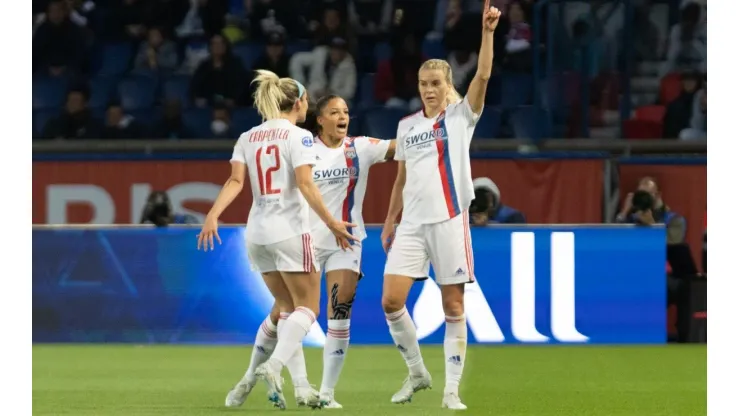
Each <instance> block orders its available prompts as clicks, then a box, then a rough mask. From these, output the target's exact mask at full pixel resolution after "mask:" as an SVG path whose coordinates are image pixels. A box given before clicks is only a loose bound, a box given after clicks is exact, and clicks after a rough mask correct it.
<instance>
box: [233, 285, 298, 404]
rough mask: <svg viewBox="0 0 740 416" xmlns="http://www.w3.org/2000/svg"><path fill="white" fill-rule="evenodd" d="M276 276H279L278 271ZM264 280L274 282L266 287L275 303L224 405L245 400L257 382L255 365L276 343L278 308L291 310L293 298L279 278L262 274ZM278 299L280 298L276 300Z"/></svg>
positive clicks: (269, 353)
mask: <svg viewBox="0 0 740 416" xmlns="http://www.w3.org/2000/svg"><path fill="white" fill-rule="evenodd" d="M273 273H277V276H278V277H279V273H278V272H273ZM263 278H264V279H265V281H268V280H269V281H270V282H274V284H273V286H272V287H268V288H269V290H270V292H271V293H273V296H275V299H276V301H275V303H274V304H273V306H272V310H270V314H269V315H268V316H267V318H265V320H264V321H263V322H262V325H260V328H259V329H258V330H257V336H256V337H255V341H254V348H253V349H252V357H251V359H250V361H249V368H248V369H247V371H246V373H245V374H244V377H242V379H241V380H239V382H238V383H237V384H236V385H235V386H234V388H232V389H231V391H229V394H227V395H226V407H238V406H241V405H242V404H244V401H246V400H247V397H248V396H249V393H250V392H251V391H252V389H253V388H254V386H255V385H256V384H257V376H256V375H255V370H256V369H257V367H258V366H259V365H260V364H262V363H264V362H266V361H267V360H268V359H269V358H270V355H271V354H272V351H273V350H274V349H275V345H276V344H277V335H278V329H277V322H278V318H279V316H280V310H281V309H283V310H292V309H293V300H292V299H291V297H290V293H289V292H288V288H287V287H286V286H285V284H283V282H282V280H281V279H268V277H267V276H263ZM278 299H280V300H278Z"/></svg>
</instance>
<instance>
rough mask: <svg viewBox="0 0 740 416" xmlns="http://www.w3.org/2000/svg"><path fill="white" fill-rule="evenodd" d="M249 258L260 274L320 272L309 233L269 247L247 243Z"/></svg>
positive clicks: (251, 265) (254, 268)
mask: <svg viewBox="0 0 740 416" xmlns="http://www.w3.org/2000/svg"><path fill="white" fill-rule="evenodd" d="M247 256H248V257H249V264H250V267H251V268H252V270H254V271H257V272H260V273H269V272H274V271H279V272H304V273H310V272H311V271H313V270H316V271H319V270H320V268H319V262H318V261H317V260H316V250H315V249H314V246H313V240H311V234H309V233H305V234H301V235H297V236H295V237H291V238H288V239H287V240H283V241H279V242H277V243H273V244H267V245H260V244H251V243H249V242H247Z"/></svg>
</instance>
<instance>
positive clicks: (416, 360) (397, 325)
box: [385, 306, 427, 376]
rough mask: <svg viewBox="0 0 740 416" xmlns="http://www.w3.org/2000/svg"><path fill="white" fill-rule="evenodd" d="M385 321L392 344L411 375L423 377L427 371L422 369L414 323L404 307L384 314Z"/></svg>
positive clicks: (424, 368)
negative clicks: (399, 353)
mask: <svg viewBox="0 0 740 416" xmlns="http://www.w3.org/2000/svg"><path fill="white" fill-rule="evenodd" d="M385 319H386V322H387V323H388V328H389V329H390V331H391V336H392V337H393V342H394V343H395V344H396V348H397V349H398V351H400V352H401V356H402V357H403V359H404V361H406V365H407V366H408V367H409V372H410V373H411V375H413V376H421V375H424V373H426V371H427V370H426V367H424V360H423V359H422V358H421V349H420V348H419V340H418V339H417V338H416V326H415V325H414V321H412V320H411V316H410V315H409V313H408V311H407V310H406V307H405V306H404V307H403V309H401V310H400V311H396V312H391V313H386V314H385Z"/></svg>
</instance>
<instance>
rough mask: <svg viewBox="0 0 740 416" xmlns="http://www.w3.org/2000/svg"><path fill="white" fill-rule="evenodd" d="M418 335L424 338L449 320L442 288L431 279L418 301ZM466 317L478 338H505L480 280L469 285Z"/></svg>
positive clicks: (500, 339) (467, 287)
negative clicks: (445, 311)
mask: <svg viewBox="0 0 740 416" xmlns="http://www.w3.org/2000/svg"><path fill="white" fill-rule="evenodd" d="M413 317H414V323H415V324H416V336H417V337H418V338H419V339H420V340H421V339H424V338H426V337H428V336H429V335H431V334H433V333H434V332H435V331H436V330H437V329H439V327H441V326H442V324H444V322H445V313H444V310H443V309H442V292H441V291H440V289H439V286H437V284H436V283H435V282H434V281H433V280H431V279H427V280H426V281H425V282H424V287H423V288H422V289H421V293H420V294H419V298H418V299H417V300H416V303H415V304H414V311H413ZM465 320H466V321H467V322H468V326H469V327H470V331H471V332H472V333H473V337H475V340H476V341H477V342H503V341H504V334H503V332H501V327H500V326H499V325H498V322H497V321H496V317H495V316H494V315H493V312H492V311H491V307H490V306H489V305H488V301H487V300H486V297H485V296H484V295H483V291H482V290H481V288H480V285H478V282H473V283H469V284H467V285H465Z"/></svg>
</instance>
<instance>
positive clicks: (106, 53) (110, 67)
mask: <svg viewBox="0 0 740 416" xmlns="http://www.w3.org/2000/svg"><path fill="white" fill-rule="evenodd" d="M132 54H133V50H132V48H131V44H129V43H109V44H106V45H103V50H102V63H101V67H100V71H99V74H100V75H110V76H118V75H123V74H124V73H126V71H128V68H129V65H130V64H131V59H132Z"/></svg>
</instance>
